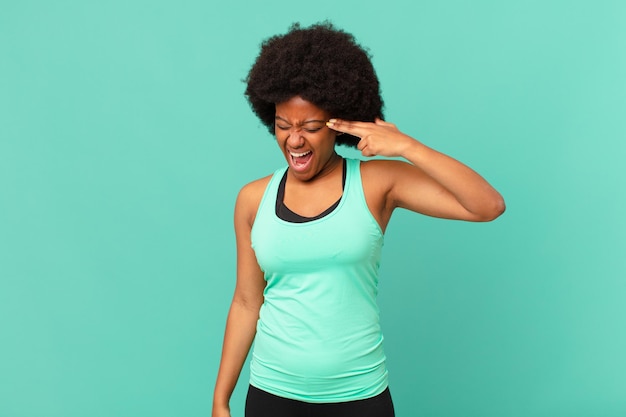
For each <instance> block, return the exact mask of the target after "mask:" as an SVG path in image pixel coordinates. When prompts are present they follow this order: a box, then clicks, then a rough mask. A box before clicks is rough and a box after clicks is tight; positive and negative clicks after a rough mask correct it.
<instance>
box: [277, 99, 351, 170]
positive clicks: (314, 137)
mask: <svg viewBox="0 0 626 417" xmlns="http://www.w3.org/2000/svg"><path fill="white" fill-rule="evenodd" d="M329 118H330V115H329V114H328V112H326V111H324V110H322V109H320V108H319V107H317V106H316V105H315V104H313V103H311V102H309V101H306V100H304V99H302V98H300V97H298V96H296V97H292V98H291V99H289V100H287V101H285V102H282V103H277V104H276V123H275V132H276V140H277V141H278V145H279V146H280V148H281V150H282V151H283V154H284V155H285V159H287V162H288V163H289V170H290V171H291V174H292V175H293V176H294V177H296V178H298V179H300V180H302V181H308V180H311V179H313V178H315V177H316V176H319V175H320V174H323V173H325V172H327V171H330V170H332V169H333V168H334V167H335V165H336V164H337V163H338V162H339V161H340V160H341V159H340V158H339V156H338V155H337V154H336V153H335V138H336V135H337V132H336V131H334V130H332V129H330V128H329V127H328V126H326V122H327V121H328V119H329Z"/></svg>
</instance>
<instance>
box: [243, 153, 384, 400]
mask: <svg viewBox="0 0 626 417" xmlns="http://www.w3.org/2000/svg"><path fill="white" fill-rule="evenodd" d="M346 163H347V172H346V185H345V188H344V192H343V196H342V197H341V200H340V202H339V205H338V206H337V208H335V210H333V211H332V212H330V213H329V214H327V215H326V216H324V217H322V218H320V219H317V220H313V221H310V222H306V223H291V222H287V221H284V220H282V219H280V218H278V217H277V216H276V213H275V203H276V194H277V189H278V184H279V182H280V179H281V177H282V175H283V174H284V172H285V170H286V169H287V168H282V169H279V170H277V171H276V172H275V173H274V175H273V176H272V178H271V180H270V182H269V184H268V186H267V189H266V190H265V193H264V195H263V198H262V200H261V203H260V206H259V209H258V212H257V215H256V219H255V221H254V225H253V227H252V232H251V239H252V248H253V249H254V251H255V254H256V258H257V261H258V263H259V266H260V267H261V269H262V270H263V272H264V275H265V280H266V282H267V284H266V287H265V291H264V302H263V305H262V307H261V311H260V316H259V320H258V323H257V332H256V338H255V342H254V349H253V353H252V361H251V364H250V384H252V385H254V386H255V387H257V388H259V389H262V390H264V391H267V392H269V393H271V394H274V395H278V396H281V397H285V398H291V399H296V400H300V401H306V402H314V403H322V402H342V401H351V400H358V399H364V398H370V397H373V396H375V395H378V394H380V393H381V392H383V391H384V390H385V388H386V387H387V383H388V382H387V368H386V364H385V354H384V352H383V335H382V332H381V328H380V320H379V309H378V305H377V303H376V296H377V294H378V267H379V263H380V256H381V249H382V246H383V233H382V231H381V229H380V227H379V225H378V223H377V222H376V220H375V219H374V217H373V216H372V214H371V213H370V211H369V209H368V207H367V204H366V202H365V196H364V194H363V187H362V184H361V172H360V161H359V160H355V159H347V160H346Z"/></svg>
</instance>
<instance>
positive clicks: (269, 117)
mask: <svg viewBox="0 0 626 417" xmlns="http://www.w3.org/2000/svg"><path fill="white" fill-rule="evenodd" d="M245 82H246V84H247V87H246V91H245V96H246V98H247V99H248V102H249V103H250V107H251V108H252V110H253V111H254V113H255V114H256V115H257V116H258V117H259V119H261V122H262V123H263V124H264V125H265V126H266V127H267V128H268V130H269V131H270V133H271V134H272V135H274V134H275V126H274V123H275V116H276V104H277V103H282V102H284V101H287V100H289V99H290V98H292V97H294V96H300V97H301V98H303V99H304V100H307V101H309V102H311V103H313V104H315V105H316V106H317V107H319V108H321V109H323V110H325V111H327V112H328V113H330V115H331V117H333V118H338V119H344V120H358V121H365V122H372V121H374V119H376V118H377V117H378V118H381V119H382V118H383V112H382V108H383V100H382V97H381V94H380V86H379V82H378V77H377V76H376V72H375V71H374V67H373V65H372V62H371V60H370V55H369V53H368V52H367V51H366V50H365V49H364V48H363V47H361V46H360V45H359V44H358V43H357V42H356V40H355V39H354V37H353V36H352V35H351V34H349V33H346V32H344V31H343V30H340V29H337V28H335V27H334V26H333V25H332V24H331V23H330V22H322V23H317V24H314V25H312V26H310V27H307V28H302V27H301V26H300V24H299V23H294V24H293V25H292V26H291V27H290V28H289V31H288V32H287V33H286V34H285V35H275V36H272V37H270V38H268V39H266V40H265V41H264V42H263V43H262V44H261V50H260V53H259V56H258V57H257V58H256V61H255V62H254V64H253V65H252V68H251V69H250V72H249V73H248V76H247V78H246V79H245ZM358 142H359V138H358V137H355V136H352V135H348V134H343V135H338V136H337V140H336V143H337V144H338V145H347V146H352V147H356V146H357V144H358Z"/></svg>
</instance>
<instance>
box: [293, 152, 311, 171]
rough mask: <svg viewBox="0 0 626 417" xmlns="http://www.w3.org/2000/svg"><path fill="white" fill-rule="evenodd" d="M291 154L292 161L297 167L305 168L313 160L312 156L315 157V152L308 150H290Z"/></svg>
mask: <svg viewBox="0 0 626 417" xmlns="http://www.w3.org/2000/svg"><path fill="white" fill-rule="evenodd" d="M289 155H290V156H291V162H292V165H293V167H294V168H295V169H304V168H306V166H307V165H308V164H309V162H310V161H311V158H312V157H313V152H312V151H306V152H301V153H296V152H291V151H290V152H289Z"/></svg>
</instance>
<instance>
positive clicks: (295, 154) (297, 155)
mask: <svg viewBox="0 0 626 417" xmlns="http://www.w3.org/2000/svg"><path fill="white" fill-rule="evenodd" d="M289 153H290V154H291V156H293V157H294V158H298V157H300V156H304V155H308V154H310V153H311V151H306V152H302V153H295V152H291V151H289Z"/></svg>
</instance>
